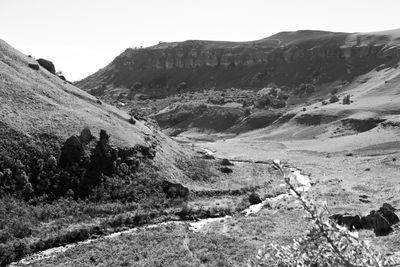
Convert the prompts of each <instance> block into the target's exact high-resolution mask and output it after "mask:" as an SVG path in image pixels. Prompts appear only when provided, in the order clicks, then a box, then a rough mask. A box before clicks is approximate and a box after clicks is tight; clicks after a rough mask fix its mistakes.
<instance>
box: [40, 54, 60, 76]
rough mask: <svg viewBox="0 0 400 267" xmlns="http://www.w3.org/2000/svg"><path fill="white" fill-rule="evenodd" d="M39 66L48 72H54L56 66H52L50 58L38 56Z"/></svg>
mask: <svg viewBox="0 0 400 267" xmlns="http://www.w3.org/2000/svg"><path fill="white" fill-rule="evenodd" d="M37 62H38V63H39V65H40V66H42V67H43V68H45V69H46V70H48V71H49V72H50V73H52V74H55V73H56V68H55V67H54V64H53V62H51V61H50V60H47V59H44V58H39V59H38V60H37Z"/></svg>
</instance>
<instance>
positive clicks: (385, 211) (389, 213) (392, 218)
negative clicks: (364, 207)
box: [377, 203, 399, 225]
mask: <svg viewBox="0 0 400 267" xmlns="http://www.w3.org/2000/svg"><path fill="white" fill-rule="evenodd" d="M395 211H396V209H395V208H394V207H393V206H392V205H390V204H388V203H384V204H383V205H382V207H380V208H379V210H378V212H377V213H378V214H380V215H381V216H382V217H383V218H385V219H386V220H387V221H388V222H389V223H390V225H393V224H396V223H398V222H399V217H398V216H397V215H396V213H394V212H395Z"/></svg>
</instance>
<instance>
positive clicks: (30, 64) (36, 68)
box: [28, 63, 39, 70]
mask: <svg viewBox="0 0 400 267" xmlns="http://www.w3.org/2000/svg"><path fill="white" fill-rule="evenodd" d="M28 66H29V68H31V69H33V70H39V65H38V64H34V63H29V64H28Z"/></svg>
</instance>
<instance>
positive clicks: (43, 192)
mask: <svg viewBox="0 0 400 267" xmlns="http://www.w3.org/2000/svg"><path fill="white" fill-rule="evenodd" d="M109 138H110V136H109V135H108V134H107V133H106V132H105V131H104V130H101V131H100V137H99V139H98V140H97V139H96V138H94V137H93V136H92V135H91V133H90V130H88V129H85V130H83V131H82V133H81V135H80V136H71V137H70V138H68V139H67V140H66V141H65V143H64V145H63V146H62V147H61V153H60V157H59V160H57V158H56V156H57V155H51V154H50V153H45V152H42V151H38V150H35V149H34V148H31V147H30V149H29V150H33V151H29V150H27V151H25V154H24V157H18V155H10V156H9V154H8V153H1V154H0V191H1V192H3V193H9V194H12V195H15V196H19V197H23V198H25V199H26V200H28V199H32V198H37V197H40V196H46V199H48V200H52V199H56V198H58V197H61V196H69V197H74V198H86V197H88V196H89V195H90V194H91V192H92V191H93V190H94V189H95V188H96V187H98V186H100V185H101V183H102V182H103V181H108V182H110V181H113V180H127V177H130V176H134V174H135V173H136V171H137V170H138V167H139V164H140V163H141V162H142V161H146V160H151V159H153V158H154V157H155V145H151V146H149V147H147V146H143V145H136V146H134V147H133V148H114V147H112V146H111V145H110V142H109ZM33 152H34V153H33ZM29 155H30V157H29ZM13 156H14V157H13ZM130 178H132V177H130ZM128 180H131V179H128ZM113 184H115V183H113ZM102 186H103V187H104V185H102Z"/></svg>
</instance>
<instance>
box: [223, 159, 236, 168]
mask: <svg viewBox="0 0 400 267" xmlns="http://www.w3.org/2000/svg"><path fill="white" fill-rule="evenodd" d="M220 164H221V165H222V166H233V163H232V162H230V161H229V159H222V160H221V163H220Z"/></svg>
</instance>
